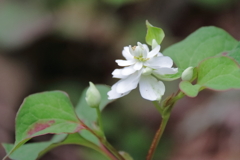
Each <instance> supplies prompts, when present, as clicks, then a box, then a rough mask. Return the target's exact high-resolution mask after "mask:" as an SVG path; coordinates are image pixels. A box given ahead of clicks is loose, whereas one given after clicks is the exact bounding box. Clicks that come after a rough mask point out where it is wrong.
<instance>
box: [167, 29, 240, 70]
mask: <svg viewBox="0 0 240 160" xmlns="http://www.w3.org/2000/svg"><path fill="white" fill-rule="evenodd" d="M237 44H238V42H237V41H236V40H235V39H234V38H233V37H231V36H230V35H229V34H228V33H227V32H225V31H224V30H222V29H220V28H217V27H202V28H200V29H198V30H197V31H195V32H194V33H192V34H191V35H190V36H188V37H187V38H186V39H184V40H183V41H181V42H179V43H176V44H174V45H172V46H170V47H169V48H167V49H166V50H165V51H164V52H163V54H164V55H166V56H169V57H171V58H172V59H173V61H174V63H175V64H176V65H177V67H178V68H180V69H183V70H184V69H186V68H188V67H197V66H198V64H199V63H200V62H201V61H202V60H204V59H206V58H209V57H213V56H216V55H219V54H221V53H223V52H228V51H231V50H232V49H234V48H235V47H236V46H237Z"/></svg>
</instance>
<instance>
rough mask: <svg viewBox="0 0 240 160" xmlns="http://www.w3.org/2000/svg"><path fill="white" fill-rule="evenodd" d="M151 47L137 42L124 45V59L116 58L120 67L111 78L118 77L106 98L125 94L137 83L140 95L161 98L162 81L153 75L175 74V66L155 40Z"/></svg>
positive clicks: (149, 98) (163, 88)
mask: <svg viewBox="0 0 240 160" xmlns="http://www.w3.org/2000/svg"><path fill="white" fill-rule="evenodd" d="M152 46H153V49H152V50H151V51H149V48H148V46H147V45H146V44H141V43H139V42H138V43H137V46H134V47H131V46H129V47H124V49H123V51H122V55H123V57H124V58H126V60H116V62H117V64H118V65H119V66H124V68H122V69H115V70H114V71H113V72H112V75H113V78H120V79H121V80H119V81H118V82H117V83H115V84H114V85H113V86H112V88H111V90H110V91H109V92H108V99H116V98H120V97H122V96H125V95H127V94H128V93H129V92H130V91H131V90H133V89H135V88H136V87H137V86H138V83H139V90H140V93H141V96H142V97H143V98H145V99H147V100H150V101H156V100H159V101H160V100H161V97H162V95H163V94H164V92H165V86H164V84H163V82H162V81H159V80H157V79H156V78H155V77H159V76H160V77H161V76H163V75H165V74H175V73H177V72H178V69H177V68H172V65H173V61H172V59H171V58H170V57H167V56H163V55H162V54H161V53H160V52H159V51H160V45H158V44H157V42H156V41H155V40H153V42H152Z"/></svg>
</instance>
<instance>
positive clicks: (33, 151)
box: [3, 142, 52, 160]
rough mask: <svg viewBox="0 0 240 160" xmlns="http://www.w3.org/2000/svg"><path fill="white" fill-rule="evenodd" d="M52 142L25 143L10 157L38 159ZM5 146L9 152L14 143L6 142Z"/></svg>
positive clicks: (21, 159) (23, 159)
mask: <svg viewBox="0 0 240 160" xmlns="http://www.w3.org/2000/svg"><path fill="white" fill-rule="evenodd" d="M51 143H52V142H39V143H29V144H25V145H22V146H21V147H20V148H18V149H17V150H16V151H15V152H13V153H12V154H11V155H10V156H9V157H10V158H11V159H17V160H36V159H37V158H38V154H39V153H40V152H41V151H42V150H44V149H45V148H47V147H48V146H49V145H51ZM3 147H4V149H5V150H6V152H7V153H9V152H10V151H11V150H12V149H13V147H14V144H7V143H4V144H3Z"/></svg>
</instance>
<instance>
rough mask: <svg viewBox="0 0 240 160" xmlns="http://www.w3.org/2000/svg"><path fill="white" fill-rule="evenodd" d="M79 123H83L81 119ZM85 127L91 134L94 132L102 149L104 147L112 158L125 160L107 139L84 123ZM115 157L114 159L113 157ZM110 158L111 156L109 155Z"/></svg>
mask: <svg viewBox="0 0 240 160" xmlns="http://www.w3.org/2000/svg"><path fill="white" fill-rule="evenodd" d="M81 123H82V124H83V125H84V123H83V122H82V121H81ZM84 127H85V129H87V130H89V131H90V132H91V133H92V134H94V135H95V136H96V137H97V138H98V140H99V141H100V143H101V145H102V147H101V148H102V149H104V148H106V149H107V150H108V151H109V152H110V153H111V154H112V155H113V156H114V158H112V160H125V159H124V158H123V157H122V155H121V154H120V153H119V152H118V151H117V150H116V149H115V148H114V147H113V146H112V145H111V144H110V143H109V142H108V141H107V139H106V138H105V137H103V136H101V135H99V134H97V133H96V132H94V131H93V130H92V129H90V128H89V127H88V126H86V125H84ZM115 157H116V159H115ZM110 158H111V157H110Z"/></svg>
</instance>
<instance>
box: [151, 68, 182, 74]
mask: <svg viewBox="0 0 240 160" xmlns="http://www.w3.org/2000/svg"><path fill="white" fill-rule="evenodd" d="M177 72H178V68H158V69H156V70H154V73H157V74H160V75H164V74H175V73H177Z"/></svg>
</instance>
